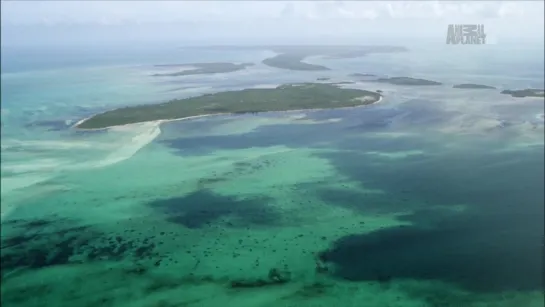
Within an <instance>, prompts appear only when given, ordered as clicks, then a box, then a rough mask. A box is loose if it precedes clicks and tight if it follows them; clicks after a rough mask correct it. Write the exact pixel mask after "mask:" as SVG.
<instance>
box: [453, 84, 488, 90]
mask: <svg viewBox="0 0 545 307" xmlns="http://www.w3.org/2000/svg"><path fill="white" fill-rule="evenodd" d="M452 88H462V89H491V90H495V89H496V88H495V87H493V86H489V85H482V84H475V83H462V84H455V85H454V86H453V87H452Z"/></svg>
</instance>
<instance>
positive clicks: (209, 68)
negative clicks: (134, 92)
mask: <svg viewBox="0 0 545 307" xmlns="http://www.w3.org/2000/svg"><path fill="white" fill-rule="evenodd" d="M252 65H254V64H252V63H242V64H235V63H224V62H217V63H189V64H164V65H155V67H163V68H165V67H168V68H186V67H190V68H193V69H189V70H183V71H179V72H174V73H164V74H154V75H153V76H155V77H176V76H189V75H205V74H217V73H228V72H234V71H238V70H243V69H245V68H246V67H248V66H252Z"/></svg>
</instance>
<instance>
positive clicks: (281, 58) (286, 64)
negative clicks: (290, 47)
mask: <svg viewBox="0 0 545 307" xmlns="http://www.w3.org/2000/svg"><path fill="white" fill-rule="evenodd" d="M305 57H306V56H305V55H297V54H288V53H283V54H279V55H277V56H274V57H272V58H268V59H265V60H263V64H265V65H268V66H271V67H275V68H282V69H291V70H330V69H329V68H327V67H325V66H322V65H314V64H309V63H304V62H302V61H303V59H304V58H305Z"/></svg>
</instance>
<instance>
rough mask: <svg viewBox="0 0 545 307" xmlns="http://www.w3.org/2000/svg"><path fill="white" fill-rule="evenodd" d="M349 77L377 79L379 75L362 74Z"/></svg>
mask: <svg viewBox="0 0 545 307" xmlns="http://www.w3.org/2000/svg"><path fill="white" fill-rule="evenodd" d="M349 76H350V77H377V75H373V74H361V73H355V74H350V75H349Z"/></svg>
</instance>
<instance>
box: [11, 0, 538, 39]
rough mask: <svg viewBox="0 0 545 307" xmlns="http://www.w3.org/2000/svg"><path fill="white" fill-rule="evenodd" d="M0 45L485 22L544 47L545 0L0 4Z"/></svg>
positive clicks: (436, 29) (495, 32) (407, 35)
mask: <svg viewBox="0 0 545 307" xmlns="http://www.w3.org/2000/svg"><path fill="white" fill-rule="evenodd" d="M1 5H2V7H1V26H2V46H18V45H31V46H33V45H62V46H68V45H76V46H77V45H100V44H115V43H118V44H131V43H139V44H145V43H165V44H170V43H177V44H180V45H184V44H187V45H190V44H267V43H269V44H278V43H286V44H291V43H320V44H372V43H383V44H396V43H404V42H414V41H421V40H422V41H425V40H427V41H431V42H441V43H444V42H445V40H446V31H447V25H448V24H453V23H454V24H483V25H484V26H485V32H486V33H487V35H488V40H489V42H490V43H512V42H517V41H520V42H531V43H535V44H541V45H542V44H543V37H544V30H543V29H544V2H543V1H77V2H76V1H2V2H1Z"/></svg>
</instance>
